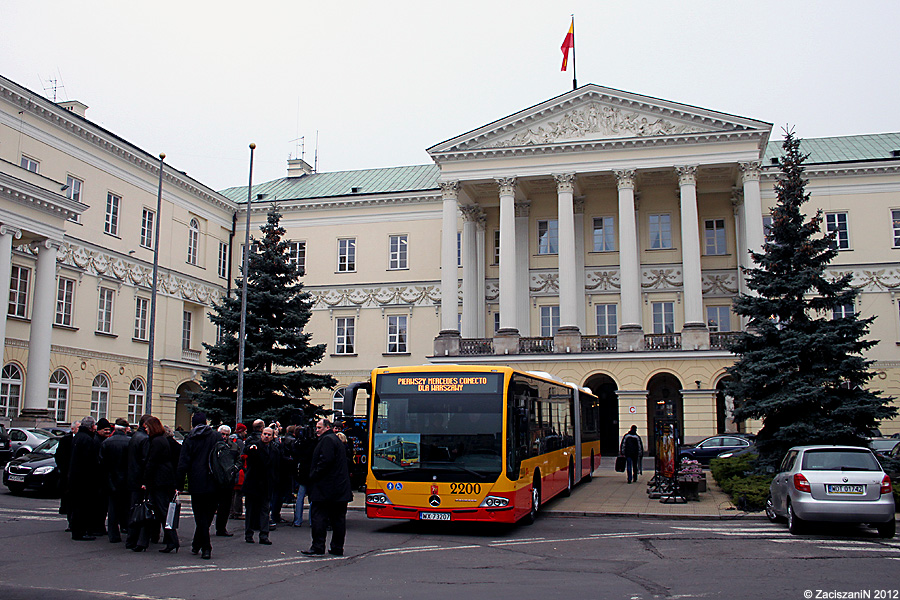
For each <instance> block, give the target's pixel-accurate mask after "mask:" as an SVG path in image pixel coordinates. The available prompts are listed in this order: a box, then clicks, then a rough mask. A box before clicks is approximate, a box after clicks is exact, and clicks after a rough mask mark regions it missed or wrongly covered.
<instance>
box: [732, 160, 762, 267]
mask: <svg viewBox="0 0 900 600" xmlns="http://www.w3.org/2000/svg"><path fill="white" fill-rule="evenodd" d="M739 166H740V169H741V182H742V183H743V185H744V232H745V234H744V240H745V243H746V244H747V246H746V247H745V248H740V249H738V254H739V255H744V254H746V253H747V252H748V250H752V251H753V252H762V247H763V243H764V242H765V235H764V233H763V224H762V196H761V194H760V191H759V173H760V163H759V161H752V162H745V163H740V164H739ZM750 263H751V261H750V259H749V258H748V259H747V264H748V265H749V264H750Z"/></svg>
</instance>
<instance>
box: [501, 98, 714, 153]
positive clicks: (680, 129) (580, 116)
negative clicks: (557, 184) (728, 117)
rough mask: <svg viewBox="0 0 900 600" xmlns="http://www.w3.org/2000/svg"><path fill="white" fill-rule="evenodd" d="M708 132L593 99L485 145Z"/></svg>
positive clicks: (505, 145)
mask: <svg viewBox="0 0 900 600" xmlns="http://www.w3.org/2000/svg"><path fill="white" fill-rule="evenodd" d="M704 131H709V130H708V129H704V128H702V127H697V126H695V125H689V124H686V123H675V122H673V121H667V120H666V119H662V118H656V117H654V116H653V115H648V114H641V113H637V112H632V111H626V110H622V109H621V108H618V107H614V106H605V105H602V104H599V103H597V102H592V103H590V104H589V105H588V106H586V107H584V108H577V109H575V110H571V111H569V112H567V113H566V114H565V115H563V116H562V117H561V118H560V119H559V120H557V121H548V122H546V123H544V124H543V125H540V126H538V127H536V128H532V129H527V130H525V131H522V132H520V133H517V134H516V135H514V136H513V137H511V138H509V139H506V140H502V141H499V142H493V143H492V142H488V144H487V145H486V146H485V147H496V148H505V147H509V146H537V145H543V144H553V143H556V142H560V141H565V140H575V139H583V138H588V137H589V138H593V139H597V138H625V137H646V136H662V135H678V134H684V133H702V132H704Z"/></svg>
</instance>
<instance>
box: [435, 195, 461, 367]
mask: <svg viewBox="0 0 900 600" xmlns="http://www.w3.org/2000/svg"><path fill="white" fill-rule="evenodd" d="M459 188H460V185H459V182H458V181H446V182H442V183H441V196H442V198H443V211H442V214H441V332H440V334H438V337H437V338H435V340H434V353H435V355H437V356H458V355H459V330H458V329H457V327H459V325H458V318H459V317H458V314H459V313H458V311H459V293H458V291H457V290H458V287H459V283H458V282H459V275H458V271H457V266H456V222H457V216H456V213H457V210H458V207H457V204H458V198H459Z"/></svg>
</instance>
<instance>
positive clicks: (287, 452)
mask: <svg viewBox="0 0 900 600" xmlns="http://www.w3.org/2000/svg"><path fill="white" fill-rule="evenodd" d="M294 429H295V426H294V425H288V426H287V429H286V430H285V435H283V436H281V438H278V439H276V440H275V443H276V445H277V448H278V454H277V457H278V458H277V459H278V466H277V468H276V479H275V487H274V489H273V492H272V523H274V524H275V525H280V524H281V523H284V522H285V521H284V519H282V518H281V509H282V508H283V507H284V504H285V502H288V501H289V498H290V497H291V496H292V495H293V492H294V468H295V465H294V456H293V455H294V442H295V439H294Z"/></svg>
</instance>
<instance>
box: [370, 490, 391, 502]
mask: <svg viewBox="0 0 900 600" xmlns="http://www.w3.org/2000/svg"><path fill="white" fill-rule="evenodd" d="M366 504H393V503H392V502H391V501H390V500H388V497H387V494H384V493H381V492H378V493H377V494H366Z"/></svg>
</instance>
